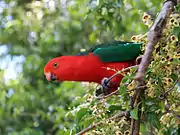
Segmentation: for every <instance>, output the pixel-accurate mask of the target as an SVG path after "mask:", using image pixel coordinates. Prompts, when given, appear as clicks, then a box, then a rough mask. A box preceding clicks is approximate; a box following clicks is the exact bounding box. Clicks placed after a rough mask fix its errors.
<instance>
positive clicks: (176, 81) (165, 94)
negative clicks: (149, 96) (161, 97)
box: [165, 77, 180, 95]
mask: <svg viewBox="0 0 180 135" xmlns="http://www.w3.org/2000/svg"><path fill="white" fill-rule="evenodd" d="M179 78H180V77H178V78H177V80H176V81H175V82H174V85H173V86H172V87H171V88H169V89H168V90H167V91H166V92H165V95H166V94H167V93H169V92H170V91H171V90H173V89H174V87H175V86H176V84H177V82H178V81H179Z"/></svg>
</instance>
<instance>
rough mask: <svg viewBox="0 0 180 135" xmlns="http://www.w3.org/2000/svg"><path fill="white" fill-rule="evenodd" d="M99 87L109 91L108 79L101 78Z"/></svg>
mask: <svg viewBox="0 0 180 135" xmlns="http://www.w3.org/2000/svg"><path fill="white" fill-rule="evenodd" d="M101 85H102V87H103V88H105V89H109V79H108V78H103V79H102V81H101Z"/></svg>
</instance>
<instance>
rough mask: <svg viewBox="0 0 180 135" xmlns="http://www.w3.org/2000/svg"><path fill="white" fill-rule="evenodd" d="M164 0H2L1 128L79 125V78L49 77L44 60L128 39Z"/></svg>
mask: <svg viewBox="0 0 180 135" xmlns="http://www.w3.org/2000/svg"><path fill="white" fill-rule="evenodd" d="M162 4H163V0H38V1H36V0H1V1H0V77H1V79H0V134H1V135H7V134H8V135H31V134H32V135H45V134H46V135H51V134H52V135H53V134H61V132H62V131H68V130H71V129H72V128H73V127H75V126H76V124H75V120H76V117H75V116H74V117H73V116H66V114H67V112H68V111H70V110H71V108H73V107H74V106H77V105H79V104H81V103H82V102H83V101H82V99H81V98H77V97H82V96H83V95H84V94H85V93H86V88H84V87H82V85H81V83H75V82H73V83H72V82H65V83H61V84H60V83H49V82H48V81H47V80H46V79H45V76H44V74H43V69H44V66H45V64H46V63H47V62H48V61H49V60H50V59H52V58H53V57H57V56H60V55H68V54H76V53H78V52H79V51H80V49H88V48H90V47H92V46H93V45H95V44H96V43H99V42H107V41H112V40H115V39H116V40H128V41H129V40H130V38H131V36H133V35H135V34H143V33H145V32H147V30H148V28H147V27H146V26H145V25H144V24H143V22H142V16H143V13H144V12H147V13H149V14H151V15H152V16H154V17H155V16H156V13H157V12H158V11H159V10H160V7H161V6H162Z"/></svg>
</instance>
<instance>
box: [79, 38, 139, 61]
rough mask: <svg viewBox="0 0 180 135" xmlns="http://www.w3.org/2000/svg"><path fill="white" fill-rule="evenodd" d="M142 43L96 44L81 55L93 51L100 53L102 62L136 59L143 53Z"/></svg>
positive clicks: (117, 42)
mask: <svg viewBox="0 0 180 135" xmlns="http://www.w3.org/2000/svg"><path fill="white" fill-rule="evenodd" d="M141 45H142V43H133V42H123V41H113V42H111V43H103V44H99V45H96V46H95V47H94V48H91V49H90V50H89V51H87V52H83V53H80V55H87V54H88V53H93V54H94V55H98V56H99V58H100V59H101V61H102V62H122V61H129V60H133V59H135V58H136V57H137V56H138V55H139V54H140V53H141Z"/></svg>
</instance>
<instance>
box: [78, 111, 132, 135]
mask: <svg viewBox="0 0 180 135" xmlns="http://www.w3.org/2000/svg"><path fill="white" fill-rule="evenodd" d="M129 115H130V114H129V111H124V112H121V113H119V114H117V115H115V116H113V117H111V118H109V119H107V120H115V119H117V118H121V117H123V116H126V117H129ZM101 124H103V121H100V122H98V123H95V124H92V125H90V126H89V127H87V128H85V129H83V130H82V131H80V132H79V133H77V134H76V135H83V134H84V133H86V132H88V131H90V130H92V129H94V128H96V127H98V126H100V125H101Z"/></svg>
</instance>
